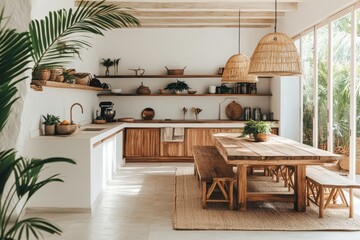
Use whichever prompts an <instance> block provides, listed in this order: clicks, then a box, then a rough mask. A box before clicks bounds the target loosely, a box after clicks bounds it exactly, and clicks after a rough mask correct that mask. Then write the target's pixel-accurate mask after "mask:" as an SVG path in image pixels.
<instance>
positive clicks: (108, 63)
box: [101, 58, 114, 76]
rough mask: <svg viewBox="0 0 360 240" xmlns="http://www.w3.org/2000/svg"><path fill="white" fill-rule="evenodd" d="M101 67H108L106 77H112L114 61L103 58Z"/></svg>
mask: <svg viewBox="0 0 360 240" xmlns="http://www.w3.org/2000/svg"><path fill="white" fill-rule="evenodd" d="M101 65H103V66H104V67H106V71H105V75H106V76H109V75H110V71H109V68H110V67H111V66H113V65H114V61H113V60H111V59H110V58H108V59H104V58H103V59H102V61H101Z"/></svg>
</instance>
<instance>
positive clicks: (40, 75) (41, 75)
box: [33, 69, 50, 81]
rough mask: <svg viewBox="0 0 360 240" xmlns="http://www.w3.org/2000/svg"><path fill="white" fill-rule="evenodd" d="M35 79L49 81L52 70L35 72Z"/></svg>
mask: <svg viewBox="0 0 360 240" xmlns="http://www.w3.org/2000/svg"><path fill="white" fill-rule="evenodd" d="M33 78H34V79H36V80H45V81H47V80H49V78H50V70H49V69H38V70H35V71H34V72H33Z"/></svg>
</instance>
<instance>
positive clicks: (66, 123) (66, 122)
mask: <svg viewBox="0 0 360 240" xmlns="http://www.w3.org/2000/svg"><path fill="white" fill-rule="evenodd" d="M60 124H61V125H68V124H70V123H69V122H68V120H62V122H61V123H60Z"/></svg>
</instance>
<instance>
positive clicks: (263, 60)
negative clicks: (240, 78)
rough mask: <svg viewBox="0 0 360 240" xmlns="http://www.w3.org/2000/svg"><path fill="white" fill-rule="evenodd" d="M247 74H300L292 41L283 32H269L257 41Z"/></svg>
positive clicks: (298, 61)
mask: <svg viewBox="0 0 360 240" xmlns="http://www.w3.org/2000/svg"><path fill="white" fill-rule="evenodd" d="M249 74H251V75H256V76H293V75H300V74H301V61H300V57H299V54H298V51H297V49H296V47H295V45H294V42H293V41H292V40H291V39H290V38H289V37H288V36H287V35H285V34H283V33H277V32H275V33H269V34H267V35H265V36H264V37H263V38H262V39H261V40H260V41H259V43H258V45H257V47H256V48H255V51H254V53H253V55H252V57H251V62H250V65H249Z"/></svg>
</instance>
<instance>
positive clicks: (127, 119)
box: [117, 118, 135, 122]
mask: <svg viewBox="0 0 360 240" xmlns="http://www.w3.org/2000/svg"><path fill="white" fill-rule="evenodd" d="M117 121H118V122H134V121H135V119H134V118H118V120H117Z"/></svg>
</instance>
